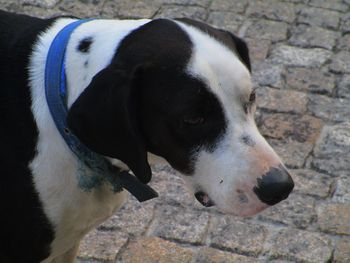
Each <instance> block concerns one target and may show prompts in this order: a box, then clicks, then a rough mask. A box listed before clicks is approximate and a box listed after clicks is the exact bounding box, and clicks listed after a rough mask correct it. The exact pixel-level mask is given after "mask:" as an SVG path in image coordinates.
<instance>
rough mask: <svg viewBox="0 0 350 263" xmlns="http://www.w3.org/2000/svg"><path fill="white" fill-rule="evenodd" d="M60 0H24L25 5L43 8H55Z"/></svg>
mask: <svg viewBox="0 0 350 263" xmlns="http://www.w3.org/2000/svg"><path fill="white" fill-rule="evenodd" d="M59 1H60V0H22V3H23V4H24V5H33V6H38V7H42V8H50V7H53V6H55V5H56V4H57V3H58V2H59Z"/></svg>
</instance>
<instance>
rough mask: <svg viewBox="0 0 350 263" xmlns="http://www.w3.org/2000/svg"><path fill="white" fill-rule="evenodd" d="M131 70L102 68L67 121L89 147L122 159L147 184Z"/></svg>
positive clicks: (74, 106)
mask: <svg viewBox="0 0 350 263" xmlns="http://www.w3.org/2000/svg"><path fill="white" fill-rule="evenodd" d="M134 73H135V72H133V73H130V74H128V73H126V72H125V71H123V70H119V69H115V68H113V66H111V65H110V66H108V67H106V68H105V69H103V70H101V71H100V72H99V73H98V74H96V75H95V76H94V78H93V79H92V81H91V83H90V84H89V86H88V87H87V88H86V89H85V90H84V91H83V92H82V93H81V95H80V96H79V97H78V99H77V100H76V101H75V102H74V103H73V105H72V107H71V108H70V109H69V112H68V119H67V122H68V127H69V129H70V130H71V131H72V132H73V134H75V136H77V137H78V138H79V139H80V141H81V142H82V143H83V144H85V145H86V146H87V147H88V148H90V149H91V150H93V151H95V152H97V153H99V154H102V155H105V156H109V157H112V158H117V159H119V160H121V161H123V162H124V163H125V164H127V165H128V166H129V168H130V169H131V170H132V171H133V173H134V174H135V175H136V177H137V178H138V179H139V180H140V181H141V182H143V183H148V182H149V181H150V180H151V176H152V172H151V168H150V166H149V164H148V161H147V152H146V149H145V145H144V142H143V139H142V135H141V134H140V130H139V128H138V109H137V107H138V105H139V104H138V98H137V96H136V94H135V89H136V88H137V87H135V84H134V83H135V82H134V75H135V74H134ZM130 75H131V76H130Z"/></svg>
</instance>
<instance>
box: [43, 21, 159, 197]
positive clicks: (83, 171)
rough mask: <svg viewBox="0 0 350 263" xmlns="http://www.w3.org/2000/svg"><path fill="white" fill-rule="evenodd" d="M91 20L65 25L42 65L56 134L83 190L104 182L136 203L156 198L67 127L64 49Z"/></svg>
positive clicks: (141, 184) (146, 187)
mask: <svg viewBox="0 0 350 263" xmlns="http://www.w3.org/2000/svg"><path fill="white" fill-rule="evenodd" d="M91 20H93V19H82V20H77V21H75V22H72V23H70V24H68V25H67V26H65V27H64V28H63V29H62V30H61V31H60V32H59V33H58V34H57V35H56V37H55V38H54V40H53V41H52V43H51V46H50V48H49V51H48V55H47V58H46V65H45V94H46V101H47V104H48V107H49V110H50V113H51V116H52V118H53V120H54V122H55V124H56V127H57V129H58V131H59V132H60V134H61V136H62V137H63V139H64V140H65V142H66V144H67V145H68V147H69V148H70V149H71V151H72V152H73V153H74V154H75V155H76V157H77V159H78V163H79V169H78V170H79V178H78V179H79V180H78V182H79V186H80V187H81V188H82V189H84V190H91V189H92V188H94V187H97V186H99V185H101V184H102V183H104V182H108V183H110V184H111V186H112V189H113V191H114V192H120V191H122V190H123V188H125V189H126V190H127V191H128V192H130V193H131V194H132V195H133V196H135V197H136V199H137V200H139V201H140V202H143V201H146V200H149V199H152V198H155V197H158V194H157V192H156V191H154V190H153V189H152V188H151V187H150V186H148V185H146V184H143V183H141V182H140V181H138V180H137V178H136V177H135V176H133V175H131V174H129V173H128V172H127V171H121V170H120V169H119V168H117V167H115V166H113V165H112V164H111V163H110V162H109V161H108V160H106V158H104V157H103V156H101V155H99V154H97V153H95V152H93V151H91V150H90V149H88V148H87V147H86V146H85V145H83V144H82V143H81V142H80V141H79V139H78V138H77V137H76V136H74V134H73V133H71V132H70V130H69V129H68V126H67V114H68V110H67V89H66V73H65V51H66V46H67V43H68V41H69V38H70V35H71V34H72V32H73V31H74V29H76V28H77V27H78V26H79V25H81V24H83V23H86V22H89V21H91Z"/></svg>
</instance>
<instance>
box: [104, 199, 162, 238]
mask: <svg viewBox="0 0 350 263" xmlns="http://www.w3.org/2000/svg"><path fill="white" fill-rule="evenodd" d="M154 205H155V201H153V200H152V201H148V202H143V203H139V202H138V201H137V200H136V199H135V198H134V197H132V196H129V198H128V201H127V203H126V204H125V205H124V206H123V207H122V208H121V209H119V210H118V211H117V213H116V214H114V215H113V216H112V217H110V218H109V219H108V220H107V221H105V222H104V223H103V224H102V225H101V226H100V228H101V229H108V230H114V229H117V230H120V231H124V232H127V233H129V234H133V235H141V234H142V233H144V232H145V231H146V229H147V227H148V226H149V224H150V222H151V220H152V218H153V213H154Z"/></svg>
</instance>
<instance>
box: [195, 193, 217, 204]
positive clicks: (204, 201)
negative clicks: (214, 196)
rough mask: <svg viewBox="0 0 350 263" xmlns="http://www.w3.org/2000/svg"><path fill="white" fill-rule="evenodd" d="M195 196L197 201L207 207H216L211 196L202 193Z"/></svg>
mask: <svg viewBox="0 0 350 263" xmlns="http://www.w3.org/2000/svg"><path fill="white" fill-rule="evenodd" d="M194 196H195V197H196V199H197V201H198V202H200V203H201V204H202V205H203V206H205V207H211V206H214V205H215V203H214V202H213V201H212V200H211V199H210V197H209V195H208V194H206V193H204V192H202V191H199V192H196V193H195V194H194Z"/></svg>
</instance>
